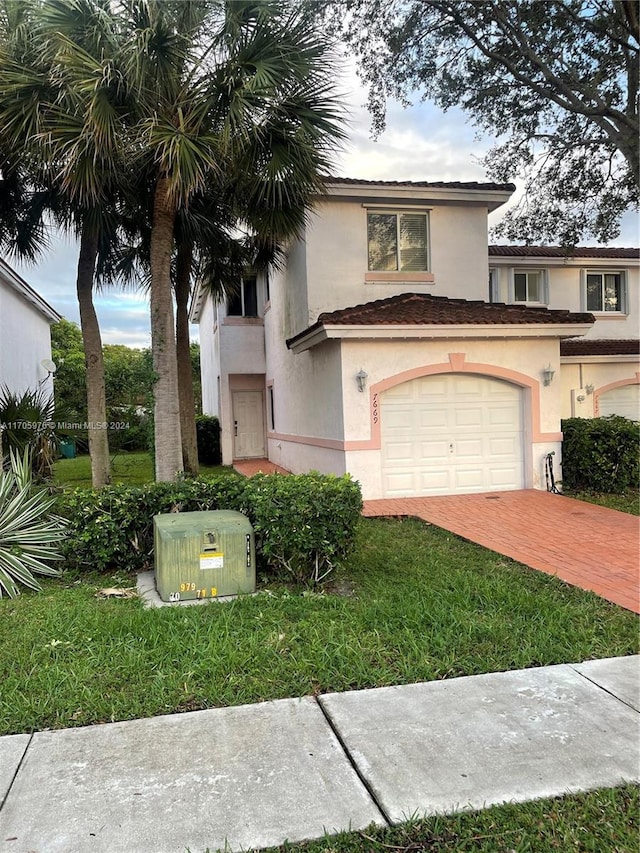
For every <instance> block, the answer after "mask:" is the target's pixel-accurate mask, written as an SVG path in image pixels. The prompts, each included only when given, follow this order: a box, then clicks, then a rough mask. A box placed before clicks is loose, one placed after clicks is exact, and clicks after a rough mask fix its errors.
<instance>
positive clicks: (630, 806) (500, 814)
mask: <svg viewBox="0 0 640 853" xmlns="http://www.w3.org/2000/svg"><path fill="white" fill-rule="evenodd" d="M639 790H640V789H639V788H638V787H637V786H636V785H624V786H622V787H620V788H605V789H602V790H599V791H589V792H587V793H581V794H571V795H568V796H566V797H554V798H550V799H545V800H537V801H535V802H531V803H518V804H507V805H500V806H493V807H492V808H489V809H483V810H482V811H472V812H464V813H462V814H458V815H448V816H446V817H441V816H437V817H430V818H427V819H425V820H412V821H409V822H407V823H405V824H403V825H401V826H396V827H392V828H391V829H382V828H378V827H370V828H369V829H366V830H364V831H363V832H344V833H341V834H340V835H335V836H327V837H325V838H324V839H321V840H319V841H311V842H305V843H303V844H285V845H282V846H281V847H273V848H269V850H265V851H264V853H276V851H278V853H389V851H391V850H392V851H397V853H422V851H424V853H571V851H574V853H578V851H580V853H587V851H589V853H637V850H638V838H639V837H640V836H639V833H640V821H639V813H640V801H639Z"/></svg>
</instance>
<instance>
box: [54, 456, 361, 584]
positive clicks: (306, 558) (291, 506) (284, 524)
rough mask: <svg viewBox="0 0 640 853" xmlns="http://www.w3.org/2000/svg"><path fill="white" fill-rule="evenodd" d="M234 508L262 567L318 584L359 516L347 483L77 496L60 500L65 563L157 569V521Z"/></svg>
mask: <svg viewBox="0 0 640 853" xmlns="http://www.w3.org/2000/svg"><path fill="white" fill-rule="evenodd" d="M217 509H234V510H239V511H240V512H243V513H244V514H245V515H246V516H247V517H248V518H249V520H250V521H251V524H252V525H253V528H254V530H255V534H256V553H257V557H258V560H259V563H260V566H261V568H263V569H267V570H272V571H273V570H278V569H285V570H287V571H288V572H289V573H290V574H291V575H292V576H293V577H294V579H295V580H296V581H299V582H311V583H317V582H319V581H321V580H322V579H323V578H324V577H325V576H326V575H328V574H329V572H330V571H331V570H332V569H333V568H334V567H335V566H337V565H339V564H340V562H341V561H342V560H343V559H344V558H345V557H346V556H347V554H348V553H349V551H350V550H351V548H352V546H353V542H354V537H355V528H356V524H357V521H358V518H359V516H360V511H361V509H362V497H361V493H360V487H359V485H358V484H357V483H355V482H354V481H353V480H351V478H350V477H349V476H344V477H334V476H324V475H322V474H318V473H311V474H303V475H298V476H296V475H282V474H269V475H259V476H257V477H252V478H250V479H246V478H244V477H240V476H233V475H230V474H225V475H224V476H220V477H212V478H207V479H202V480H199V479H194V480H183V481H180V482H178V483H151V484H149V485H147V486H141V487H131V486H107V487H105V488H103V489H100V490H99V491H96V490H93V489H78V490H76V491H74V492H70V493H67V494H65V495H63V496H61V497H60V499H59V512H60V514H61V515H64V516H65V517H66V518H68V519H69V528H68V534H67V538H66V540H65V542H64V556H65V558H66V560H67V563H68V564H69V565H71V566H73V567H74V568H79V569H83V568H85V569H87V568H89V569H97V570H100V571H105V570H112V571H116V570H124V571H130V572H138V571H142V570H144V569H149V568H152V567H153V516H154V515H159V514H161V513H168V512H194V511H197V510H217Z"/></svg>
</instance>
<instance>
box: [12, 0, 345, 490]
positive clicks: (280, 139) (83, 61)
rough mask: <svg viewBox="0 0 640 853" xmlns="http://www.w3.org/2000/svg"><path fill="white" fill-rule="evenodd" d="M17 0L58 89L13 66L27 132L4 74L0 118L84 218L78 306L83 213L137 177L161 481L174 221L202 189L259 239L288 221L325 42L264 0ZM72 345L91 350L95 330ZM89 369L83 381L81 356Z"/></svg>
mask: <svg viewBox="0 0 640 853" xmlns="http://www.w3.org/2000/svg"><path fill="white" fill-rule="evenodd" d="M31 1H32V4H33V6H34V8H35V9H36V11H37V18H38V20H39V21H41V26H42V28H43V32H44V34H45V38H44V41H43V45H44V46H45V47H46V50H45V51H44V55H45V57H46V59H47V61H48V62H49V63H50V64H52V66H53V68H54V69H55V81H56V84H57V85H58V87H59V88H58V89H57V90H56V93H55V94H56V97H55V99H51V98H50V99H48V100H47V99H45V100H44V103H43V99H42V89H43V88H44V90H45V91H46V90H47V86H49V85H50V82H51V81H50V80H49V79H48V78H47V77H46V75H43V70H42V66H41V64H39V63H38V61H37V60H36V62H35V65H34V67H35V69H36V73H35V74H32V75H31V76H28V75H27V76H28V82H27V84H25V81H24V79H23V77H24V69H23V68H20V69H19V73H17V74H16V75H14V76H15V78H17V81H16V79H14V80H13V85H14V94H15V91H19V92H20V93H21V95H22V96H23V98H24V99H25V100H26V98H27V96H28V94H29V93H31V95H32V96H33V93H34V92H35V93H36V97H35V98H34V97H32V101H33V102H35V104H36V107H35V108H34V109H33V110H31V111H29V110H27V111H26V115H27V117H28V122H29V125H28V126H25V121H26V120H25V117H24V114H23V111H24V103H25V100H23V102H22V106H21V108H20V109H19V110H15V109H13V112H12V108H13V106H14V105H15V99H14V100H11V98H8V99H6V100H5V99H4V98H3V97H2V91H3V90H4V92H7V90H11V85H12V83H11V80H10V79H7V78H5V83H3V84H2V88H0V111H1V112H2V113H3V115H2V116H0V118H1V117H7V118H8V119H9V120H10V121H9V125H8V126H9V128H10V129H11V133H12V134H13V139H14V140H16V139H20V138H23V139H25V138H26V139H28V140H30V141H34V142H35V143H37V145H34V148H36V150H37V152H38V153H37V157H38V158H39V159H38V163H39V164H40V162H41V160H43V161H44V162H45V163H46V164H47V167H48V169H49V173H48V174H49V177H51V175H52V174H55V183H56V185H58V184H59V186H60V188H61V190H62V191H63V192H65V193H66V194H67V197H68V198H69V200H70V203H71V204H73V205H74V206H75V205H79V206H80V209H81V210H82V211H83V214H84V213H85V212H88V215H87V217H86V221H85V217H84V215H83V217H82V220H81V221H82V229H81V234H82V238H83V239H84V242H83V241H82V240H81V258H80V260H81V263H80V264H79V268H78V273H79V281H80V277H81V276H82V282H83V285H82V287H80V286H79V288H78V291H79V298H81V299H84V300H85V304H86V302H88V295H89V294H90V293H91V288H92V286H93V273H94V271H95V261H96V257H97V255H96V251H97V249H96V247H97V245H98V244H99V240H100V235H101V232H100V230H99V227H98V225H97V217H96V216H95V214H96V213H97V212H98V211H102V210H104V209H105V206H107V207H109V206H111V207H112V208H113V207H115V205H116V200H117V196H118V193H120V192H122V191H123V181H122V175H123V173H125V171H126V170H125V169H124V168H123V167H122V164H123V163H125V162H126V163H127V164H128V165H129V166H130V167H132V168H133V169H135V170H137V171H139V172H141V173H143V174H145V175H150V176H151V184H152V188H153V189H152V195H153V201H152V205H151V226H150V239H149V267H150V280H151V288H150V307H151V334H152V352H153V367H154V373H155V375H156V377H157V379H156V382H155V387H154V396H155V445H156V446H155V450H156V453H155V457H156V478H157V479H159V480H172V479H174V478H175V477H176V474H177V473H178V472H180V471H181V470H182V468H183V461H182V443H181V424H180V405H179V398H178V387H179V383H178V370H177V357H176V332H175V327H174V314H173V299H172V288H171V281H172V279H171V267H172V257H173V255H174V250H175V247H176V243H175V237H176V230H177V223H178V220H179V215H180V214H181V213H182V212H183V211H186V210H188V209H189V207H190V205H191V204H192V202H193V201H194V199H195V198H196V197H197V196H198V194H202V193H204V192H206V191H207V186H208V184H210V183H211V182H213V183H214V184H215V185H216V187H217V193H216V198H217V199H219V200H220V201H221V202H222V203H223V206H226V208H227V209H229V210H231V211H232V214H233V217H235V219H236V220H237V221H241V222H244V223H247V224H248V226H249V228H250V230H252V231H253V232H255V233H256V234H257V235H258V236H259V237H260V238H261V239H263V240H267V241H268V240H269V239H271V237H269V236H267V235H272V236H277V237H279V236H283V235H285V236H286V235H288V234H290V233H292V232H293V231H295V230H296V229H297V228H299V227H300V226H301V224H302V222H303V221H304V209H305V205H306V202H307V201H308V199H309V197H310V195H311V194H313V193H314V192H317V191H318V190H319V189H320V188H321V186H322V177H323V175H324V174H327V173H328V172H329V166H330V151H331V148H332V146H333V145H334V144H335V142H336V141H337V140H339V139H341V138H342V130H341V116H340V110H339V107H338V106H337V100H336V98H335V94H334V89H333V85H332V67H331V60H332V56H331V51H330V45H329V44H328V42H327V40H326V39H325V37H324V36H323V35H321V34H319V33H318V32H316V31H315V30H314V29H313V25H312V24H311V22H310V20H309V19H308V18H307V17H306V16H305V15H304V14H303V13H302V12H300V11H297V10H295V8H294V7H293V5H289V4H288V3H286V2H275V0H265V2H260V3H255V2H252V0H234V2H227V3H221V2H219V0H121V2H120V3H118V4H115V3H112V2H111V0H56V2H51V0H49V2H48V3H45V4H43V5H42V6H40V5H39V4H38V3H37V0H31ZM5 2H9V0H5ZM88 32H90V33H91V39H90V40H89V41H88V40H87V33H88ZM48 67H49V66H47V68H48ZM9 71H12V69H11V68H9ZM45 71H46V68H45ZM20 75H23V77H22V78H21V76H20ZM9 78H11V74H9ZM29 87H31V88H29ZM25 131H28V133H25ZM30 147H31V146H30ZM43 149H44V150H45V151H46V157H42V156H41V155H42V150H43ZM52 180H53V179H52ZM89 214H90V215H89ZM143 215H144V214H143V213H141V216H143ZM197 247H198V243H197V241H194V242H193V249H188V247H185V246H183V247H182V249H181V250H180V258H181V260H180V270H181V282H183V281H186V270H187V269H188V268H189V266H190V264H189V254H190V253H191V252H192V251H197ZM90 273H91V288H90V287H89V285H88V282H89V275H90ZM85 277H86V278H85ZM85 282H86V284H85ZM179 287H180V297H179V298H180V311H181V314H183V313H184V304H185V300H184V293H185V287H184V286H183V284H182V283H181V284H180V286H179ZM83 322H84V321H83ZM86 322H87V323H88V324H90V316H89V314H87V318H86ZM88 344H89V346H90V347H91V348H92V351H93V347H94V345H95V339H94V338H93V337H92V339H91V340H89V341H88ZM96 356H97V353H96ZM88 366H89V365H88ZM95 367H96V373H95V374H94V378H93V380H91V381H92V382H93V383H94V384H96V386H97V384H98V379H97V376H98V372H99V370H98V368H99V365H98V363H97V361H96V365H95ZM88 381H90V380H89V371H88ZM90 419H91V414H90Z"/></svg>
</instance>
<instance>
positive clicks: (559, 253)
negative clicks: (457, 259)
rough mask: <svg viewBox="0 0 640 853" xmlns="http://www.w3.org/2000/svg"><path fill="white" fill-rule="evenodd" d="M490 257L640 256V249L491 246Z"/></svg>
mask: <svg viewBox="0 0 640 853" xmlns="http://www.w3.org/2000/svg"><path fill="white" fill-rule="evenodd" d="M489 257H503V258H617V259H625V258H626V259H628V258H634V259H637V258H640V249H637V248H626V249H622V248H618V247H617V246H576V247H574V248H573V249H565V248H563V247H562V246H489Z"/></svg>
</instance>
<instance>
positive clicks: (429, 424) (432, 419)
mask: <svg viewBox="0 0 640 853" xmlns="http://www.w3.org/2000/svg"><path fill="white" fill-rule="evenodd" d="M450 417H451V415H450V412H449V410H448V409H446V408H444V407H443V406H442V405H441V404H440V403H438V405H437V406H432V405H430V406H424V407H422V408H420V409H419V412H418V416H417V417H416V418H415V421H416V424H417V426H418V428H419V429H420V430H433V429H437V430H440V429H442V428H443V427H448V425H449V418H450ZM406 423H407V422H406V421H405V424H406Z"/></svg>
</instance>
